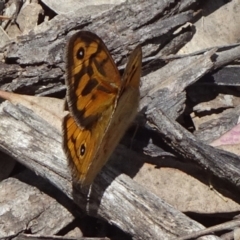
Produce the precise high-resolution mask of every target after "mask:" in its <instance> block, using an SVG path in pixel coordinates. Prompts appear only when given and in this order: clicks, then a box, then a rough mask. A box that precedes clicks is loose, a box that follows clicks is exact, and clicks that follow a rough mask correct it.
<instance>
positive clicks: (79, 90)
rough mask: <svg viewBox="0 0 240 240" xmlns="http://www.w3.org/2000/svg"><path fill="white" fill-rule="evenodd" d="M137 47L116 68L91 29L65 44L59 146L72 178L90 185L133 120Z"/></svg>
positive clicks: (136, 97) (138, 59)
mask: <svg viewBox="0 0 240 240" xmlns="http://www.w3.org/2000/svg"><path fill="white" fill-rule="evenodd" d="M141 57H142V53H141V48H140V47H137V48H136V49H135V50H134V51H133V53H132V54H131V56H130V59H129V62H128V64H127V67H126V70H125V72H124V75H123V77H122V80H121V78H120V74H119V71H118V69H117V67H116V65H115V63H114V61H113V59H112V57H111V55H110V53H109V51H108V50H107V48H106V46H105V45H104V43H103V42H102V40H101V39H100V38H99V37H98V36H97V35H95V34H93V33H91V32H86V31H83V32H79V33H77V34H75V35H73V36H72V37H71V39H70V41H69V43H68V47H67V78H66V85H67V106H68V109H69V111H70V113H69V114H68V115H67V116H66V117H65V118H64V121H63V135H64V136H63V149H64V151H65V153H66V155H67V158H68V161H69V165H70V167H71V169H72V174H73V180H74V181H75V182H77V183H78V184H80V186H81V187H84V186H89V185H90V184H92V182H93V180H94V178H95V177H96V175H97V174H98V172H99V171H100V170H101V168H102V167H103V165H104V164H105V163H106V162H107V160H108V158H109V157H110V155H111V153H112V152H113V150H114V149H115V147H116V145H117V144H118V142H119V140H120V138H121V137H122V135H123V134H124V133H125V131H126V129H127V127H128V126H129V124H130V123H131V121H132V120H133V119H134V117H135V115H136V113H137V108H138V103H139V82H140V72H141V71H140V70H141Z"/></svg>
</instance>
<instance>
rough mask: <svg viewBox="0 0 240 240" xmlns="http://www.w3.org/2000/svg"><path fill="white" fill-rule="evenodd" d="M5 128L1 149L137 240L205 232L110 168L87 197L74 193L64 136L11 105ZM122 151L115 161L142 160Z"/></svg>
mask: <svg viewBox="0 0 240 240" xmlns="http://www.w3.org/2000/svg"><path fill="white" fill-rule="evenodd" d="M0 126H1V131H0V147H1V149H2V150H4V151H5V152H7V153H8V154H9V155H10V156H12V157H14V158H15V159H17V160H18V161H20V162H21V163H23V164H24V165H26V166H27V167H28V168H30V169H32V170H33V171H35V172H37V173H38V174H39V175H41V176H42V177H44V178H46V179H48V180H49V181H50V182H51V183H52V184H54V185H55V186H57V187H58V188H59V189H61V191H62V192H64V193H65V194H66V195H67V196H68V197H69V198H71V199H74V201H75V202H76V203H77V204H78V205H79V206H81V208H82V209H87V211H88V213H89V214H91V215H93V216H97V217H101V218H104V219H105V220H107V221H108V222H110V223H111V224H114V225H116V226H118V227H119V228H121V229H122V230H123V231H125V232H127V233H129V234H131V235H132V236H133V238H134V239H140V238H142V239H172V238H174V237H177V236H180V235H181V236H182V235H186V234H187V233H190V232H192V231H197V230H199V229H203V226H201V225H200V224H198V223H197V222H195V221H193V220H191V219H189V218H188V217H186V216H185V215H184V214H183V213H181V212H179V211H178V210H176V209H174V208H173V207H171V206H170V205H169V204H167V203H165V202H164V201H163V200H161V199H160V198H158V197H157V196H156V195H154V194H152V193H150V192H148V191H147V190H145V189H144V188H143V187H140V186H139V185H138V184H137V183H135V182H134V181H132V180H131V179H130V178H129V177H128V176H126V175H124V174H121V175H119V174H120V173H119V172H118V170H117V169H114V168H112V167H111V163H110V164H107V165H106V166H105V168H104V169H103V171H102V172H101V174H100V175H98V177H97V178H96V181H95V184H94V185H93V187H92V189H91V192H89V193H87V196H86V194H84V193H82V192H79V191H78V190H77V189H73V188H72V182H71V177H70V173H69V172H68V168H67V165H66V164H67V161H66V159H65V156H64V154H63V151H62V148H61V134H60V133H59V132H58V131H57V130H55V129H54V128H53V127H51V126H50V125H49V124H48V123H47V122H45V121H43V120H42V119H41V118H40V117H38V116H36V115H35V114H34V113H33V112H32V111H29V110H28V109H26V108H25V107H22V106H21V105H17V106H14V105H12V104H11V103H9V102H8V101H6V102H4V103H2V104H1V106H0ZM118 151H119V150H118V149H117V150H116V151H115V155H114V158H116V159H117V158H118V157H121V156H122V154H123V153H125V157H126V155H127V156H128V157H131V158H133V159H134V158H137V156H138V154H136V153H134V152H132V151H130V150H127V149H126V148H124V149H123V150H121V151H120V152H121V154H119V152H118ZM204 239H217V238H216V237H214V236H209V237H206V238H204Z"/></svg>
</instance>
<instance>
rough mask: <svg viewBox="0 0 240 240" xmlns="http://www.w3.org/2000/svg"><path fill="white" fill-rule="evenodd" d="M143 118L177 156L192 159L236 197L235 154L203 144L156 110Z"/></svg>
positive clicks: (238, 185) (238, 162)
mask: <svg viewBox="0 0 240 240" xmlns="http://www.w3.org/2000/svg"><path fill="white" fill-rule="evenodd" d="M147 119H148V121H149V126H151V127H152V128H153V129H155V130H156V131H157V132H158V133H159V134H160V135H161V139H163V141H165V142H166V143H167V144H168V145H169V146H170V147H171V148H172V149H173V151H174V153H175V154H176V155H177V156H181V157H182V158H184V159H186V160H189V161H194V162H195V163H196V164H198V165H199V166H200V167H201V168H202V169H203V170H204V171H205V172H206V176H208V177H209V175H208V174H210V176H212V175H213V176H215V177H216V178H217V179H218V180H219V183H225V184H221V188H222V189H224V190H225V191H227V192H229V193H231V194H232V195H233V196H235V197H237V196H238V194H239V193H237V192H238V191H239V190H240V182H239V178H240V171H239V168H240V158H239V156H237V155H235V154H232V153H230V152H226V151H223V150H219V149H216V148H214V147H212V146H209V145H206V144H204V143H203V142H201V141H200V140H198V139H196V138H195V137H194V136H193V135H192V134H191V133H190V132H188V131H187V130H186V129H184V128H183V127H182V126H181V125H180V124H178V123H177V122H173V121H172V120H171V119H170V118H168V117H167V116H165V115H164V113H163V112H161V111H160V110H157V111H152V112H149V113H148V116H147ZM159 137H160V136H159ZM209 181H210V179H209ZM229 186H231V188H229Z"/></svg>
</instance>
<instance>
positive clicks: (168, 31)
mask: <svg viewBox="0 0 240 240" xmlns="http://www.w3.org/2000/svg"><path fill="white" fill-rule="evenodd" d="M194 6H196V5H195V1H194V0H181V1H178V2H175V1H172V0H168V1H164V2H159V1H156V0H151V1H147V2H143V1H139V0H135V1H130V2H129V1H127V2H126V3H123V4H121V5H119V6H116V7H114V8H113V9H111V10H110V11H108V12H104V13H103V14H101V15H100V16H99V15H95V16H89V15H88V16H84V17H73V15H72V14H70V15H59V16H56V17H55V18H54V19H52V20H51V21H50V22H49V23H48V26H47V27H44V31H41V29H40V26H39V29H40V30H37V29H36V30H35V31H32V32H31V33H30V34H29V35H25V36H20V37H19V38H18V41H17V42H14V43H10V44H9V45H8V46H6V47H4V48H1V49H0V53H3V52H5V53H6V54H5V63H3V62H1V63H0V75H1V76H2V77H1V79H0V86H1V89H3V90H8V91H14V92H18V93H25V94H26V93H28V94H35V95H36V94H38V95H49V94H52V93H59V92H63V90H64V89H65V87H64V74H65V70H64V54H65V53H64V52H65V51H64V50H65V44H66V40H67V37H68V36H69V35H72V34H73V33H74V32H75V31H79V30H90V31H93V32H95V33H96V34H98V35H99V36H100V37H101V38H102V39H103V41H104V42H105V43H106V45H107V47H108V48H109V50H110V52H111V54H112V55H113V58H114V59H115V60H116V62H117V64H118V65H123V64H124V63H125V61H126V55H127V54H128V53H129V50H130V51H131V50H132V49H133V48H135V46H136V45H137V44H141V45H142V47H143V52H144V55H145V56H151V55H155V53H156V51H160V50H161V51H163V50H164V48H165V47H166V48H167V49H168V50H167V52H168V53H169V52H171V53H174V52H176V51H177V48H176V46H177V45H179V46H178V47H179V48H180V47H181V46H180V45H182V44H183V42H185V41H186V40H187V39H189V36H191V35H192V34H193V33H192V30H190V29H189V30H188V31H187V30H185V31H184V32H183V33H182V32H181V31H180V32H179V33H178V34H175V33H174V32H175V30H177V29H178V28H179V27H180V26H182V25H183V24H185V23H186V22H191V20H192V19H193V17H194V12H193V11H192V10H189V9H191V8H194ZM149 12H151V14H148V13H149ZM102 26H104V27H102ZM181 35H182V36H184V37H183V38H179V37H180V36H181ZM174 38H178V43H176V42H174V45H173V46H172V47H171V49H172V50H170V49H169V48H170V46H169V43H170V42H171V41H173V39H174ZM155 39H157V41H156V40H155ZM9 66H11V67H9Z"/></svg>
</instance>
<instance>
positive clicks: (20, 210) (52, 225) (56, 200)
mask: <svg viewBox="0 0 240 240" xmlns="http://www.w3.org/2000/svg"><path fill="white" fill-rule="evenodd" d="M60 203H61V204H60ZM0 208H1V213H0V219H1V224H0V238H1V239H2V238H4V239H6V238H13V237H14V236H17V235H18V234H20V233H22V232H31V233H32V234H41V235H53V234H57V233H58V232H59V231H60V230H62V228H64V227H66V226H67V225H68V224H70V223H71V222H72V221H73V220H74V219H75V215H74V208H76V205H74V204H73V202H72V201H70V199H68V198H67V197H66V196H65V195H64V194H63V193H62V192H60V191H59V190H58V189H56V188H54V187H53V186H51V185H50V184H49V183H48V182H47V181H44V179H43V178H41V177H39V176H38V177H37V176H36V175H35V174H34V173H33V172H30V171H24V172H22V173H20V174H18V175H17V176H15V178H8V179H6V180H4V181H2V182H0ZM75 211H76V210H75ZM78 211H79V213H80V210H78ZM53 216H56V217H53ZM46 223H47V224H46Z"/></svg>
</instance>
